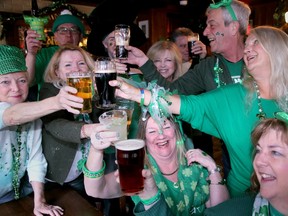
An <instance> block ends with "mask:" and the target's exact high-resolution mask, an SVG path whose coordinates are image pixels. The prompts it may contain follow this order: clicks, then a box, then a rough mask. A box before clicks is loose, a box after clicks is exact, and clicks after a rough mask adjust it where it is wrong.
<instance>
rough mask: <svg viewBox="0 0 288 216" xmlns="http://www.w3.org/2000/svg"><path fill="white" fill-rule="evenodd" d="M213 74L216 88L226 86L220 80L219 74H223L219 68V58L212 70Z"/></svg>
mask: <svg viewBox="0 0 288 216" xmlns="http://www.w3.org/2000/svg"><path fill="white" fill-rule="evenodd" d="M213 70H214V72H215V78H214V81H215V82H216V84H217V88H219V87H221V86H224V85H226V83H225V82H223V81H221V80H220V74H221V73H223V69H222V68H220V67H219V58H216V63H215V65H214V68H213Z"/></svg>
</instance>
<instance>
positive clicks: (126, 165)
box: [115, 139, 145, 196]
mask: <svg viewBox="0 0 288 216" xmlns="http://www.w3.org/2000/svg"><path fill="white" fill-rule="evenodd" d="M144 146H145V142H144V140H141V139H128V140H122V141H118V142H116V143H115V148H116V159H117V163H118V171H119V181H120V187H121V190H122V192H123V193H124V194H125V195H126V196H132V195H135V194H138V193H140V192H142V191H143V189H144V178H143V176H142V170H143V169H144V158H145V149H144Z"/></svg>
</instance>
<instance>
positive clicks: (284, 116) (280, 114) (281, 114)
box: [274, 112, 288, 125]
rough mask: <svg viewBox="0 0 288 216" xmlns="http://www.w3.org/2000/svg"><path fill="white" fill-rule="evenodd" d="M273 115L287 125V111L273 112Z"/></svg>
mask: <svg viewBox="0 0 288 216" xmlns="http://www.w3.org/2000/svg"><path fill="white" fill-rule="evenodd" d="M274 116H275V118H276V119H279V120H281V121H283V122H285V123H286V124H287V125H288V113H286V112H276V113H274Z"/></svg>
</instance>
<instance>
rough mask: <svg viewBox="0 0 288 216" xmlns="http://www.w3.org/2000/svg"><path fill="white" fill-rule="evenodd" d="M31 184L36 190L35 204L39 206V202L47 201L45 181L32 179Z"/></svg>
mask: <svg viewBox="0 0 288 216" xmlns="http://www.w3.org/2000/svg"><path fill="white" fill-rule="evenodd" d="M31 185H32V188H33V191H34V205H35V206H37V205H39V203H46V200H45V195H44V183H42V182H36V181H31Z"/></svg>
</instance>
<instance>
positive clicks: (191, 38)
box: [188, 33, 199, 59]
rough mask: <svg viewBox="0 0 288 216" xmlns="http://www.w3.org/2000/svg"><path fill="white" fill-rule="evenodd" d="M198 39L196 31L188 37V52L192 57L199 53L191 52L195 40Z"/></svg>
mask: <svg viewBox="0 0 288 216" xmlns="http://www.w3.org/2000/svg"><path fill="white" fill-rule="evenodd" d="M198 40H199V34H198V33H193V36H189V37H188V53H189V56H190V57H191V58H192V59H193V58H197V57H199V55H197V54H194V53H192V52H191V49H192V47H193V46H194V44H195V42H196V41H198Z"/></svg>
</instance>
